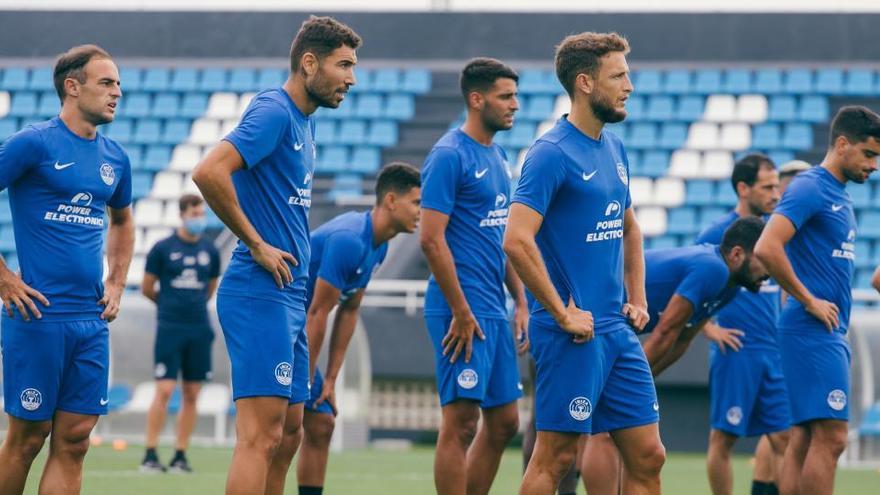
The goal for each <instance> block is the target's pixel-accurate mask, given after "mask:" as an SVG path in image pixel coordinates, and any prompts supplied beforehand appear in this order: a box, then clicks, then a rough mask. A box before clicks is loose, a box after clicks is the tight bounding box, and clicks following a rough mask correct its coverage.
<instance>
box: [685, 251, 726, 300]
mask: <svg viewBox="0 0 880 495" xmlns="http://www.w3.org/2000/svg"><path fill="white" fill-rule="evenodd" d="M702 259H705V258H697V259H695V260H694V264H693V266H692V267H691V269H690V270H688V273H687V274H686V275H685V277H684V279H683V280H682V281H681V282H680V283H679V284H678V287H677V288H676V289H675V293H676V294H678V295H679V296H681V297H683V298H685V299H687V300H688V301H690V302H691V305H693V307H694V314H696V313H697V312H698V311H699V309H700V306H702V305H703V303H704V302H707V301H709V300H711V299H713V298H714V297H715V296H717V295H718V294H720V293H721V291H722V290H723V289H724V287H725V286H726V285H727V279H728V278H729V277H730V272H729V271H728V269H727V266H726V265H725V264H724V262H723V261H720V260H719V261H717V262H713V263H705V262H700V260H702ZM713 261H715V260H713Z"/></svg>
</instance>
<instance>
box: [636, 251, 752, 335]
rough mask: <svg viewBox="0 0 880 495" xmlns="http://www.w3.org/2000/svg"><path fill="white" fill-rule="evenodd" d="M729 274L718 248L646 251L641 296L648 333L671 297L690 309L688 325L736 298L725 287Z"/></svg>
mask: <svg viewBox="0 0 880 495" xmlns="http://www.w3.org/2000/svg"><path fill="white" fill-rule="evenodd" d="M729 278H730V270H729V269H728V268H727V264H726V263H725V262H724V258H722V257H721V251H720V250H719V248H718V246H713V245H709V244H703V245H700V246H687V247H681V248H664V249H649V250H647V251H646V252H645V293H646V294H647V296H648V314H649V315H650V317H651V320H650V322H648V326H647V327H646V328H645V332H651V331H652V330H654V327H656V326H657V323H658V322H659V321H660V313H662V312H663V311H664V310H665V309H666V306H667V305H668V304H669V301H670V300H671V299H672V296H673V295H676V294H678V295H679V296H681V297H683V298H685V299H687V300H688V301H689V302H690V303H691V305H692V306H693V308H694V314H693V316H691V319H690V321H689V322H688V324H691V325H693V324H696V323H699V322H701V321H703V320H705V319H706V318H709V317H710V316H712V315H714V314H715V313H716V312H717V311H718V310H719V309H720V308H721V307H723V306H724V305H725V304H727V303H728V302H730V300H731V299H732V298H733V297H734V296H735V295H736V294H737V289H736V287H728V285H727V280H728V279H729Z"/></svg>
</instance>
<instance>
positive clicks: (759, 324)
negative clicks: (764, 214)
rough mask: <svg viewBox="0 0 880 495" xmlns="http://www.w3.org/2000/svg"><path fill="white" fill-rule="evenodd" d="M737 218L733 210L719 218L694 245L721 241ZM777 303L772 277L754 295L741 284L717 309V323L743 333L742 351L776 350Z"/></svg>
mask: <svg viewBox="0 0 880 495" xmlns="http://www.w3.org/2000/svg"><path fill="white" fill-rule="evenodd" d="M739 218H740V217H739V214H737V213H736V212H735V211H732V212H730V213H728V214H727V215H724V216H723V217H721V218H719V219H718V220H717V221H715V222H714V223H712V225H710V226H709V227H707V228H706V229H705V230H704V231H703V232H702V233H700V235H699V236H697V240H696V242H697V244H721V239H722V238H723V237H724V231H726V230H727V228H728V227H730V225H731V224H733V222H735V221H736V220H738V219H739ZM779 303H780V294H779V285H777V284H776V282H775V281H774V280H772V279H769V280H767V281H766V282H765V283H764V284H763V285H761V290H760V292H759V293H757V294H754V293H752V292H749V290H748V289H746V288H745V287H740V288H739V293H738V294H737V295H736V297H734V298H733V300H732V301H730V303H728V304H727V305H726V306H724V307H723V308H721V309H720V310H718V314H717V320H718V324H719V325H721V326H722V327H724V328H734V329H737V330H742V331H743V332H745V335H743V336H741V337H740V341H741V342H742V343H743V347H742V348H743V350H746V351H754V350H768V349H777V348H778V344H777V341H776V320H777V318H778V317H779Z"/></svg>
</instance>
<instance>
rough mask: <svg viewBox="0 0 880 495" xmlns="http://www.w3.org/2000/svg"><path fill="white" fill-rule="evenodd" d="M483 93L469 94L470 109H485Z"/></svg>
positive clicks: (474, 92)
mask: <svg viewBox="0 0 880 495" xmlns="http://www.w3.org/2000/svg"><path fill="white" fill-rule="evenodd" d="M483 100H484V98H483V93H480V92H479V91H471V92H470V93H468V107H469V108H475V109H480V108H482V107H483Z"/></svg>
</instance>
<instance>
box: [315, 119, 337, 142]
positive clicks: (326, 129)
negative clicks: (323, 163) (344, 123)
mask: <svg viewBox="0 0 880 495" xmlns="http://www.w3.org/2000/svg"><path fill="white" fill-rule="evenodd" d="M315 142H316V143H318V144H321V145H328V144H334V143H335V142H336V122H335V121H333V120H326V119H317V120H315Z"/></svg>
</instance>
